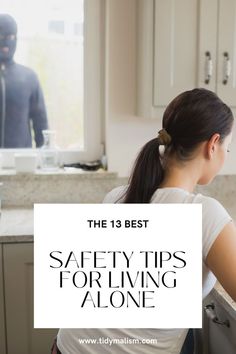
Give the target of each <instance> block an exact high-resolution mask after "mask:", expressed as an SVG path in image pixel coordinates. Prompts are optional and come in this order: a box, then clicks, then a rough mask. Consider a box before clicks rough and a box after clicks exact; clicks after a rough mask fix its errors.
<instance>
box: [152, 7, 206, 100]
mask: <svg viewBox="0 0 236 354" xmlns="http://www.w3.org/2000/svg"><path fill="white" fill-rule="evenodd" d="M154 4H155V7H154V85H153V86H154V95H153V101H154V106H166V105H167V104H168V103H169V102H170V101H171V100H172V99H173V98H174V97H175V96H176V95H177V94H179V93H180V92H182V91H184V90H187V89H192V88H194V87H196V86H197V84H198V56H199V55H198V33H199V6H198V0H178V1H177V0H165V1H163V0H155V2H154Z"/></svg>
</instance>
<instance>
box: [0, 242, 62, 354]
mask: <svg viewBox="0 0 236 354" xmlns="http://www.w3.org/2000/svg"><path fill="white" fill-rule="evenodd" d="M3 257H4V278H5V280H4V281H5V301H6V322H7V324H6V329H7V330H6V332H7V347H8V354H16V353H17V354H42V353H49V352H50V346H51V344H52V340H53V337H54V336H55V334H56V332H57V330H54V329H53V330H48V329H47V330H46V329H45V330H42V329H34V328H33V244H32V243H18V244H5V245H4V249H3ZM42 310H43V309H42Z"/></svg>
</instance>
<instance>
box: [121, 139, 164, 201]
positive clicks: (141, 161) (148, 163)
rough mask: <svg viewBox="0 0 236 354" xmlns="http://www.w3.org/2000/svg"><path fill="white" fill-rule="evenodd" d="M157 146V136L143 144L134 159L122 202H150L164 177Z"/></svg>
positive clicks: (158, 142)
mask: <svg viewBox="0 0 236 354" xmlns="http://www.w3.org/2000/svg"><path fill="white" fill-rule="evenodd" d="M159 146H160V141H159V139H158V138H154V139H152V140H150V141H149V142H147V143H146V144H145V145H144V146H143V148H142V150H141V151H140V153H139V155H138V156H137V158H136V160H135V163H134V167H133V171H132V173H131V176H130V178H129V187H128V189H127V191H126V193H125V199H124V203H149V202H150V199H151V197H152V195H153V193H154V192H155V190H156V189H157V188H158V186H159V185H160V183H161V182H162V180H163V178H164V169H163V167H162V163H161V155H160V151H159Z"/></svg>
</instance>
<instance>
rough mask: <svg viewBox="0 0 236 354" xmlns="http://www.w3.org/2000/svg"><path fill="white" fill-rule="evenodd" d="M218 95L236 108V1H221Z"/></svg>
mask: <svg viewBox="0 0 236 354" xmlns="http://www.w3.org/2000/svg"><path fill="white" fill-rule="evenodd" d="M230 67H231V69H230ZM227 74H229V77H227ZM217 94H218V95H219V96H220V98H222V99H223V101H225V103H227V104H228V105H230V106H231V107H236V1H235V0H220V1H219V29H218V70H217Z"/></svg>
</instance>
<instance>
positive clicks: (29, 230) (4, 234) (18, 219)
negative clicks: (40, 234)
mask: <svg viewBox="0 0 236 354" xmlns="http://www.w3.org/2000/svg"><path fill="white" fill-rule="evenodd" d="M33 214H34V211H33V209H32V208H31V209H30V208H29V209H25V208H18V209H16V208H9V209H3V210H2V211H1V222H0V243H17V242H33V234H34V225H33V216H34V215H33ZM214 291H215V292H216V294H217V296H218V297H219V299H220V301H221V303H222V305H225V306H226V307H227V308H230V309H233V312H234V316H235V315H236V313H235V311H236V302H234V301H233V300H232V299H231V297H230V296H229V295H228V294H227V293H226V292H225V290H224V289H223V288H222V286H221V285H220V284H219V283H217V284H216V286H215V288H214Z"/></svg>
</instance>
